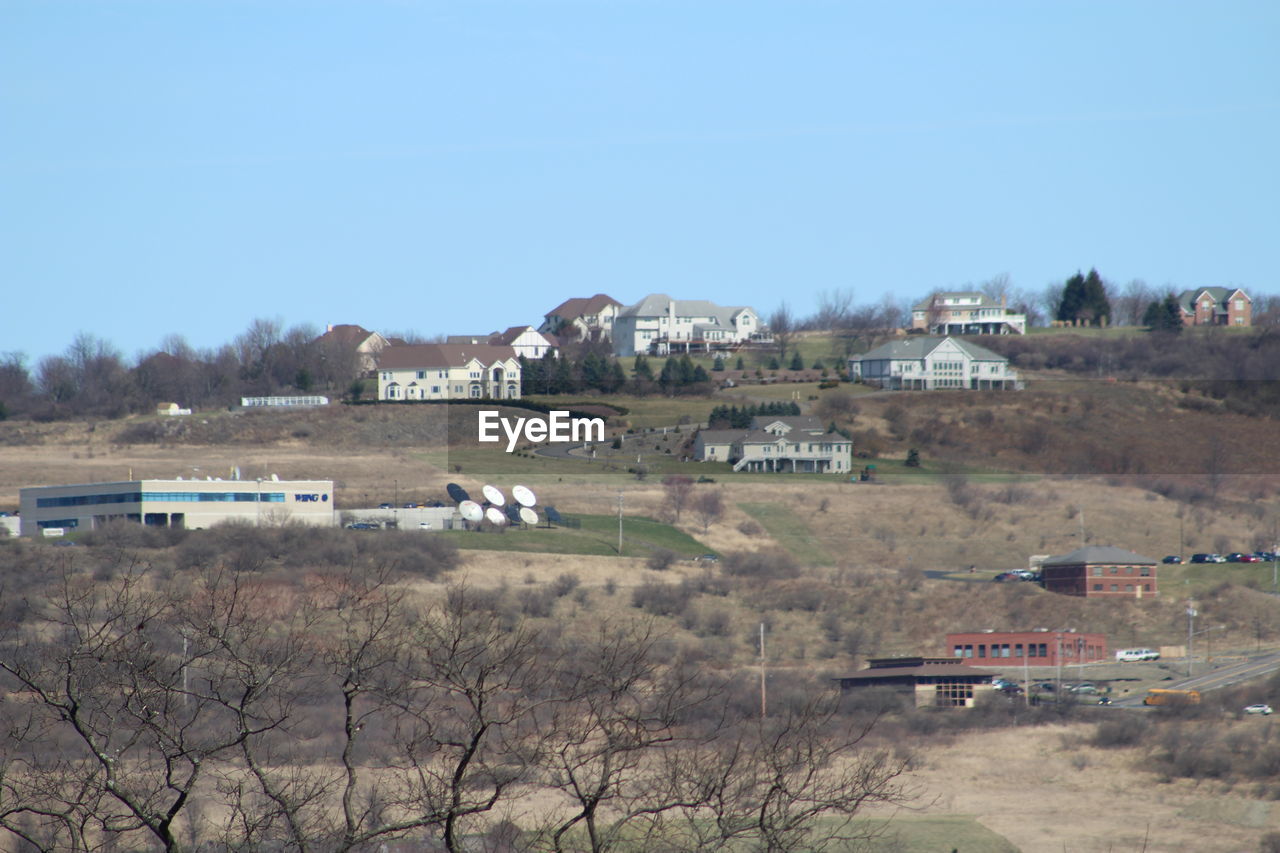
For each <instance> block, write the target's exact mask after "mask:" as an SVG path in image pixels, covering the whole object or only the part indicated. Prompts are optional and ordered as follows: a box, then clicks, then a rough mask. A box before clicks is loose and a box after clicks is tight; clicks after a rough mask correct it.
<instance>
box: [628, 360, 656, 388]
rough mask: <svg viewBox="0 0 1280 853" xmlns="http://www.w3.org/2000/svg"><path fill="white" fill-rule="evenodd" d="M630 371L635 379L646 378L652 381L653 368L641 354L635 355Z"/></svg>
mask: <svg viewBox="0 0 1280 853" xmlns="http://www.w3.org/2000/svg"><path fill="white" fill-rule="evenodd" d="M631 373H632V375H634V376H635V377H636V379H647V380H649V381H650V382H652V381H653V368H651V367H650V366H649V359H647V358H645V357H644V356H643V355H637V356H636V360H635V364H633V365H632V366H631Z"/></svg>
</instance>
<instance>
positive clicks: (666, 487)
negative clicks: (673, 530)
mask: <svg viewBox="0 0 1280 853" xmlns="http://www.w3.org/2000/svg"><path fill="white" fill-rule="evenodd" d="M662 491H663V494H664V496H665V498H666V501H665V504H664V509H665V510H666V512H667V514H668V515H669V516H670V517H671V518H672V519H673V520H675V521H679V520H680V513H682V512H684V509H685V507H686V506H688V504H689V497H690V495H692V494H693V478H692V477H686V476H684V475H683V474H668V475H667V476H666V477H663V478H662Z"/></svg>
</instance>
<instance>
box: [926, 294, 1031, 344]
mask: <svg viewBox="0 0 1280 853" xmlns="http://www.w3.org/2000/svg"><path fill="white" fill-rule="evenodd" d="M911 328H912V330H913V331H918V332H924V333H925V334H928V335H1025V334H1026V333H1027V315H1026V314H1019V313H1017V312H1016V311H1013V310H1011V309H1010V308H1008V307H1007V306H1006V305H1005V299H1004V297H1003V296H1002V297H1000V301H999V302H997V301H996V300H994V299H992V298H991V297H990V296H987V295H986V294H985V293H982V292H981V291H976V290H974V291H956V292H945V293H944V292H938V293H934V294H932V295H930V296H929V298H928V299H925V300H924V301H923V302H920V303H919V304H917V305H915V306H913V307H912V308H911Z"/></svg>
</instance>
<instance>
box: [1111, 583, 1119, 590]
mask: <svg viewBox="0 0 1280 853" xmlns="http://www.w3.org/2000/svg"><path fill="white" fill-rule="evenodd" d="M1111 591H1112V592H1119V591H1120V584H1118V583H1113V584H1112V585H1111Z"/></svg>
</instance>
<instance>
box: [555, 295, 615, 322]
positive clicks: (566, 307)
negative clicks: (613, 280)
mask: <svg viewBox="0 0 1280 853" xmlns="http://www.w3.org/2000/svg"><path fill="white" fill-rule="evenodd" d="M610 305H616V306H618V307H619V308H621V307H622V303H621V302H619V301H618V300H616V299H614V298H613V297H612V296H609V295H608V294H605V293H597V294H596V295H595V296H575V297H574V298H572V299H566V300H565V301H564V302H561V303H560V304H559V305H557V306H556V307H555V308H552V309H551V310H550V311H548V312H547V314H546V316H548V317H559V318H560V319H562V320H566V321H572V320H576V319H577V318H579V317H582V316H584V315H587V314H599V313H600V312H601V311H603V310H604V309H606V308H608V307H609V306H610Z"/></svg>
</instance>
